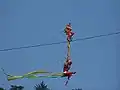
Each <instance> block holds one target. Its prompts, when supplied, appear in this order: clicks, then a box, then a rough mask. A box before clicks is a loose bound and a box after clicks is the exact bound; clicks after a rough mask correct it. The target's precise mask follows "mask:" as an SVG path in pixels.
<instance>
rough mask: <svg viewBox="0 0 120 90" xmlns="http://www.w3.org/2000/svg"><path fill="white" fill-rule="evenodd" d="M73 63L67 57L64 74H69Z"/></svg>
mask: <svg viewBox="0 0 120 90" xmlns="http://www.w3.org/2000/svg"><path fill="white" fill-rule="evenodd" d="M71 64H72V61H71V59H69V58H68V57H67V60H66V62H65V63H64V68H63V72H68V71H69V69H70V67H71Z"/></svg>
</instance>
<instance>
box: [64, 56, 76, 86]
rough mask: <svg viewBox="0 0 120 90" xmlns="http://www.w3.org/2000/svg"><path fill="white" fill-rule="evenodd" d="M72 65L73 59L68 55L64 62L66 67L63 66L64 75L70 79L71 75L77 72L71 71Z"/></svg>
mask: <svg viewBox="0 0 120 90" xmlns="http://www.w3.org/2000/svg"><path fill="white" fill-rule="evenodd" d="M71 65H72V61H71V59H70V58H69V57H67V60H66V62H65V63H64V68H63V77H68V80H69V79H70V77H71V76H72V75H73V74H75V73H76V72H69V70H70V68H71ZM68 80H67V81H66V83H65V85H67V84H68Z"/></svg>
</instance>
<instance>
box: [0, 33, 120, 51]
mask: <svg viewBox="0 0 120 90" xmlns="http://www.w3.org/2000/svg"><path fill="white" fill-rule="evenodd" d="M116 34H120V32H114V33H109V34H102V35H97V36H90V37H85V38H78V39H75V40H72V41H71V42H75V41H83V40H88V39H93V38H99V37H107V36H111V35H116ZM61 43H67V41H61V42H53V43H45V44H38V45H31V46H23V47H17V48H8V49H1V50H0V51H10V50H17V49H25V48H33V47H40V46H48V45H54V44H61Z"/></svg>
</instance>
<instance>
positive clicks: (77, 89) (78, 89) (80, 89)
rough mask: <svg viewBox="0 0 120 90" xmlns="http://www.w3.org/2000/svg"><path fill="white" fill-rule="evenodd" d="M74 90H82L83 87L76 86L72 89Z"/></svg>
mask: <svg viewBox="0 0 120 90" xmlns="http://www.w3.org/2000/svg"><path fill="white" fill-rule="evenodd" d="M72 90H82V88H75V89H72Z"/></svg>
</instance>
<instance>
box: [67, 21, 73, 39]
mask: <svg viewBox="0 0 120 90" xmlns="http://www.w3.org/2000/svg"><path fill="white" fill-rule="evenodd" d="M65 33H66V35H67V40H68V41H71V38H72V36H73V35H74V32H72V27H71V24H70V23H69V24H67V25H66V28H65Z"/></svg>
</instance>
